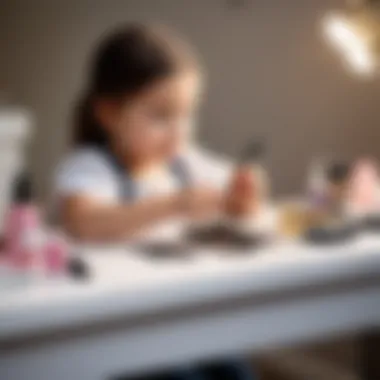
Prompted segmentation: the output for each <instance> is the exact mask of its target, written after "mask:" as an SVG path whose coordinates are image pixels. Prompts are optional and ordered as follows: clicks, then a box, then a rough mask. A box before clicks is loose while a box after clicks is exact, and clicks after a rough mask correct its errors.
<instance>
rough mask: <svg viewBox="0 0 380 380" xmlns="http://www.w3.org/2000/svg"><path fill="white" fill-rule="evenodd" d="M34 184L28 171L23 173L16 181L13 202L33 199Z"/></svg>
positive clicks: (25, 201)
mask: <svg viewBox="0 0 380 380" xmlns="http://www.w3.org/2000/svg"><path fill="white" fill-rule="evenodd" d="M33 197H34V194H33V185H32V181H31V179H30V176H29V175H28V174H27V173H25V172H24V173H21V174H20V175H19V176H18V177H17V178H16V179H15V182H14V185H13V193H12V201H13V203H29V202H31V201H32V200H33Z"/></svg>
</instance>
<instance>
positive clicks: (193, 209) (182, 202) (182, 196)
mask: <svg viewBox="0 0 380 380" xmlns="http://www.w3.org/2000/svg"><path fill="white" fill-rule="evenodd" d="M176 204H177V207H178V209H179V211H180V212H181V213H182V214H184V215H186V216H188V217H190V218H195V219H201V218H207V217H210V216H211V217H212V216H214V215H216V214H217V213H219V212H221V211H222V206H223V194H222V192H221V191H219V190H216V189H213V188H209V187H194V188H189V189H185V190H182V191H181V192H180V193H178V194H177V196H176Z"/></svg>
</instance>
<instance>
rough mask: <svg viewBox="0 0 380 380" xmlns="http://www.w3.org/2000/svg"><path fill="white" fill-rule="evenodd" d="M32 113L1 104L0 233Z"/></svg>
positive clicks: (27, 136) (26, 139)
mask: <svg viewBox="0 0 380 380" xmlns="http://www.w3.org/2000/svg"><path fill="white" fill-rule="evenodd" d="M30 130H31V115H30V114H29V113H28V112H27V111H25V110H22V109H20V108H16V107H1V106H0V233H1V232H2V231H3V224H4V216H5V212H6V210H7V208H8V205H9V202H10V195H11V187H12V183H13V179H14V178H15V176H16V175H17V173H18V172H19V171H20V170H21V168H22V165H23V161H24V147H25V143H26V142H27V141H28V139H29V136H30Z"/></svg>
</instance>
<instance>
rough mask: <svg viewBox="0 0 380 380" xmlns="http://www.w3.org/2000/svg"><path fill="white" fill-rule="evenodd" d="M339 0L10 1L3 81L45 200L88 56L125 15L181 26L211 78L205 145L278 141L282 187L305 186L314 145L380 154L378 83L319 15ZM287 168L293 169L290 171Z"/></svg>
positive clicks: (2, 33) (1, 42) (231, 149)
mask: <svg viewBox="0 0 380 380" xmlns="http://www.w3.org/2000/svg"><path fill="white" fill-rule="evenodd" d="M343 4H344V1H342V0H341V1H339V0H318V1H316V0H286V1H285V0H284V1H279V0H208V1H192V0H156V1H153V0H108V1H104V0H79V1H78V0H66V1H49V0H33V1H29V0H1V6H0V88H1V89H2V91H4V95H3V97H4V98H8V100H9V101H10V102H14V103H17V104H21V105H24V106H27V107H28V108H30V109H31V110H32V111H33V113H34V116H35V120H36V128H37V130H36V134H35V139H34V141H33V144H32V146H31V147H30V163H31V165H32V169H33V173H34V174H35V176H36V179H37V183H38V191H39V194H40V195H41V196H42V197H44V198H45V197H46V196H47V194H48V192H49V182H50V174H51V172H52V170H53V169H54V165H55V164H56V162H57V161H58V159H59V157H61V155H62V154H63V153H64V152H65V150H66V149H67V142H68V136H69V132H70V112H71V107H72V105H73V102H74V101H75V99H76V96H77V95H78V93H79V91H80V89H81V86H82V81H83V78H84V77H85V75H84V73H85V67H86V58H87V56H88V53H89V52H90V51H91V50H92V49H93V47H94V44H95V43H96V41H97V40H98V38H99V36H101V35H102V34H103V33H104V32H106V31H108V30H109V29H110V28H112V27H113V26H115V25H116V24H118V23H123V22H128V21H136V20H141V21H149V22H153V23H163V24H166V25H168V26H170V27H172V28H174V29H177V30H178V31H179V32H180V33H181V34H183V35H184V36H185V37H186V38H187V39H189V40H190V41H191V42H192V43H193V44H194V45H195V46H196V47H197V49H198V50H199V53H200V55H201V57H202V59H203V61H204V63H205V66H206V68H207V72H208V77H209V86H208V90H207V96H206V102H205V105H204V107H203V115H202V118H201V123H200V127H201V130H200V135H201V138H202V142H203V143H204V145H206V146H208V147H211V148H213V149H214V150H216V151H218V152H223V153H227V154H230V155H233V154H235V153H236V152H237V151H238V150H239V149H240V147H241V145H242V144H243V142H244V141H245V140H246V139H247V138H249V137H250V136H256V135H259V136H263V137H264V138H265V139H267V141H268V145H269V149H270V154H269V158H270V163H269V164H270V168H271V173H272V175H273V182H274V190H275V192H277V193H280V194H289V193H291V192H294V191H296V190H299V189H300V186H301V185H302V184H303V178H304V176H305V172H306V170H307V163H308V162H309V161H310V158H311V157H312V155H313V154H318V153H321V154H329V153H331V152H334V154H339V155H343V156H347V157H351V156H356V155H358V154H361V153H363V152H366V153H370V154H373V155H374V156H379V150H378V141H379V137H380V129H379V128H378V124H379V122H380V112H379V111H378V110H379V107H378V94H379V86H378V83H376V81H373V80H369V79H368V78H359V77H355V76H352V75H350V73H348V72H347V71H345V70H344V69H343V68H342V65H341V63H340V62H339V59H338V58H337V56H336V54H335V52H334V51H333V50H332V49H330V48H329V47H328V46H326V44H325V41H324V40H323V38H322V33H321V17H322V16H323V15H324V14H325V13H326V12H328V11H330V10H331V9H334V8H336V7H341V6H343ZM285 173H286V175H285Z"/></svg>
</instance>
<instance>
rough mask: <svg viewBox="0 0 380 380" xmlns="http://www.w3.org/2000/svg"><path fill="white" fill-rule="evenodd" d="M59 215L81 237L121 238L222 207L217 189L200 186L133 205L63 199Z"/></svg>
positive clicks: (85, 198)
mask: <svg viewBox="0 0 380 380" xmlns="http://www.w3.org/2000/svg"><path fill="white" fill-rule="evenodd" d="M60 204H61V207H60V215H61V219H62V223H63V225H64V227H65V229H66V230H67V231H68V232H69V233H70V234H72V235H73V236H75V237H76V238H78V239H80V240H86V241H106V240H120V239H127V238H131V237H133V236H135V235H136V234H137V233H140V232H143V231H144V229H145V228H148V227H151V226H153V225H155V224H157V223H159V222H162V221H164V220H165V219H169V218H173V217H180V216H187V217H201V216H208V215H210V214H213V213H216V212H218V211H219V210H220V209H221V205H222V196H221V193H220V192H218V191H217V190H213V189H209V188H197V189H191V190H184V191H180V192H178V193H176V194H173V195H168V196H161V197H155V198H150V199H146V200H141V201H138V202H136V203H132V204H121V203H120V204H115V205H112V204H107V203H104V202H101V201H99V199H96V198H94V197H91V196H89V195H85V194H82V195H80V194H78V195H71V196H68V197H65V198H63V199H62V202H61V203H60Z"/></svg>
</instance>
